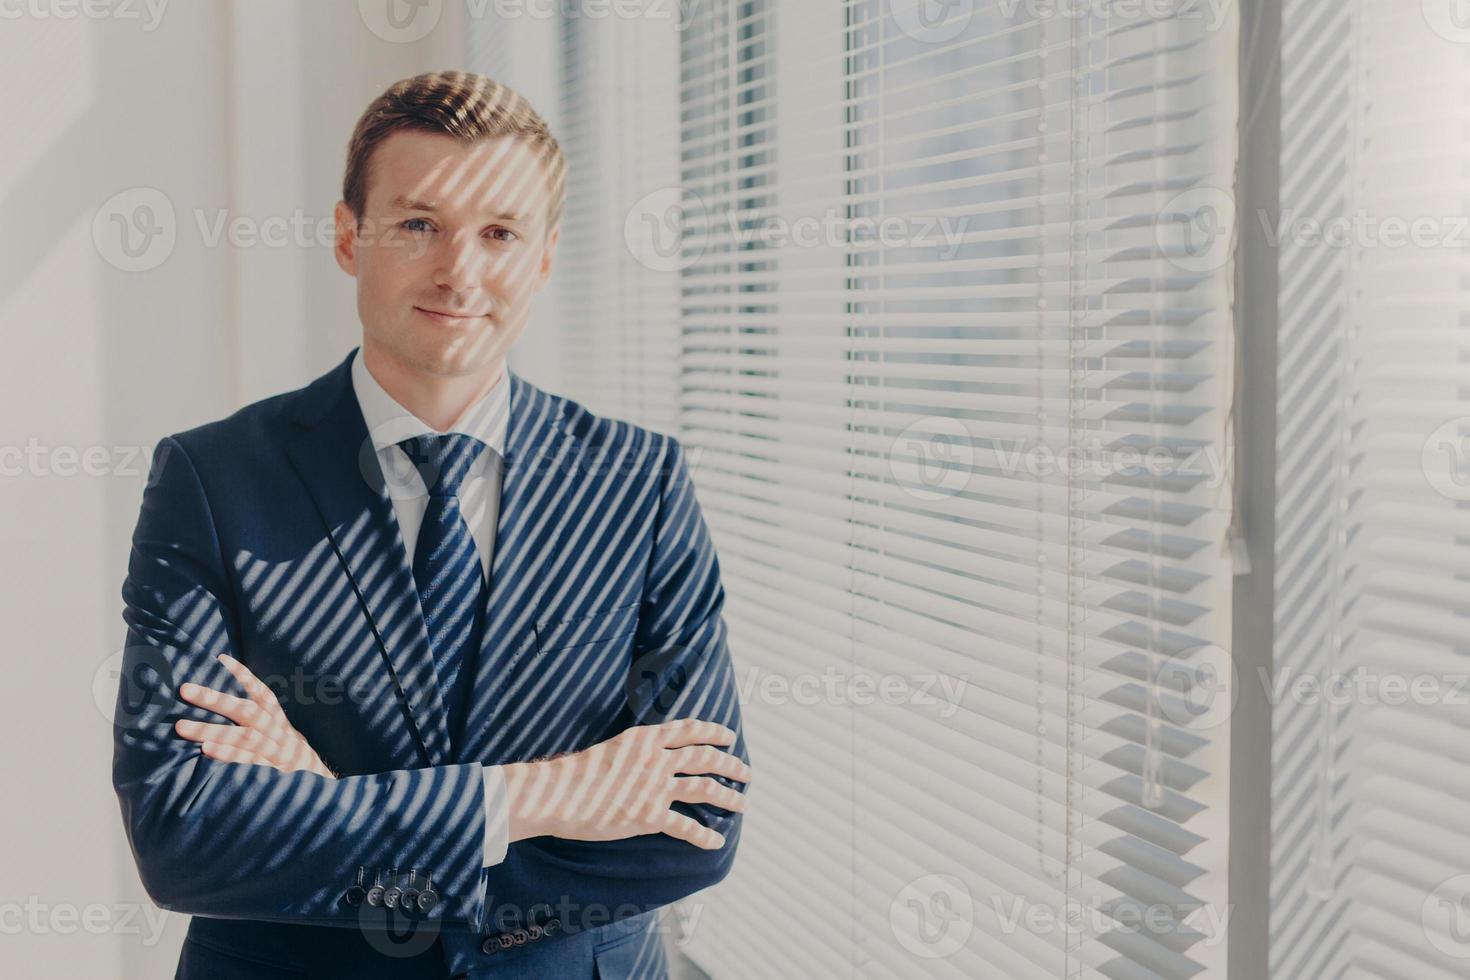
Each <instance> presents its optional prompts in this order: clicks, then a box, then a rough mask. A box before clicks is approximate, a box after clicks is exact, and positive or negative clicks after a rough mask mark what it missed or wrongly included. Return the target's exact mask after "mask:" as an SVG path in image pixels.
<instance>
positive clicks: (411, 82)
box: [342, 71, 566, 228]
mask: <svg viewBox="0 0 1470 980" xmlns="http://www.w3.org/2000/svg"><path fill="white" fill-rule="evenodd" d="M400 130H416V131H419V132H426V133H443V134H445V135H448V136H453V137H454V138H455V139H457V140H460V141H461V142H463V143H474V142H478V141H479V140H482V139H495V138H498V137H505V136H511V137H519V138H522V139H525V140H526V141H528V142H529V143H531V144H532V147H533V148H535V149H538V150H539V151H540V159H541V162H542V163H543V164H544V165H545V168H546V175H547V180H548V183H549V187H550V190H551V195H550V199H551V204H550V207H549V209H548V213H547V222H546V226H547V228H553V227H555V226H556V223H557V221H559V220H560V219H561V211H562V206H563V205H564V204H565V202H566V161H565V159H564V158H563V157H562V152H561V146H560V145H558V144H557V142H556V139H555V138H553V137H552V135H551V129H550V128H549V127H548V126H547V125H546V121H545V120H544V119H542V118H541V116H540V115H538V114H537V112H536V110H535V109H533V108H532V107H531V103H530V102H528V101H526V99H525V97H524V96H522V95H521V94H520V93H519V92H516V91H515V90H514V89H511V88H509V87H508V86H505V85H502V84H500V83H499V82H497V81H495V80H494V79H491V78H486V77H485V76H484V75H476V74H474V73H472V72H465V71H438V72H429V73H427V74H423V75H415V76H414V77H413V78H405V79H403V80H402V81H400V82H395V83H394V84H393V86H392V87H390V88H389V89H388V90H387V91H386V92H384V93H383V94H382V95H380V96H378V97H377V98H376V99H374V100H373V103H372V105H370V106H368V107H367V111H366V112H364V113H363V114H362V118H361V119H359V120H358V121H357V127H356V128H355V129H354V130H353V131H352V139H351V141H350V142H349V143H348V144H347V173H346V175H345V176H344V177H343V179H342V200H344V201H346V202H347V206H348V207H349V208H351V209H352V213H353V214H354V215H356V216H357V220H358V224H359V226H360V225H361V223H362V218H363V210H364V208H366V207H367V178H368V166H369V164H370V163H371V161H372V155H373V150H374V149H376V148H377V146H378V144H379V143H382V142H383V141H384V140H385V139H387V138H388V137H389V136H391V135H392V134H393V133H396V132H399V131H400Z"/></svg>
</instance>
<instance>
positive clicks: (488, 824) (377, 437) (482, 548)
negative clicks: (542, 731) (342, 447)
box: [352, 349, 510, 868]
mask: <svg viewBox="0 0 1470 980" xmlns="http://www.w3.org/2000/svg"><path fill="white" fill-rule="evenodd" d="M352 389H353V391H354V392H355V393H356V394H357V404H358V407H359V408H361V409H362V418H363V421H364V422H366V423H367V430H368V435H369V437H370V438H371V439H372V440H373V448H374V449H376V450H377V455H378V465H379V466H380V467H381V468H382V471H383V478H384V480H385V482H386V483H387V487H388V494H389V497H390V498H391V499H392V501H393V513H394V515H395V516H396V517H397V518H398V527H399V530H401V531H402V532H403V547H404V550H405V551H407V553H408V562H409V564H410V565H412V564H413V553H414V548H415V546H416V545H417V544H418V537H419V526H420V525H421V524H423V521H424V511H425V509H426V508H427V507H428V497H429V493H428V488H427V487H425V486H424V480H423V477H421V476H420V475H419V472H418V469H417V467H415V466H414V465H413V462H412V460H410V459H409V458H408V454H407V453H405V452H404V451H403V450H402V449H401V448H400V447H399V446H398V443H400V442H402V441H403V440H404V439H407V438H409V437H410V436H418V435H424V434H426V433H438V430H437V429H435V428H434V427H433V426H431V425H429V424H428V423H427V422H425V421H424V420H423V419H420V418H419V417H418V416H416V415H414V414H413V413H412V412H410V411H409V410H408V409H406V408H404V407H403V406H402V405H400V404H398V402H397V401H396V400H395V399H394V398H393V396H392V395H390V394H388V392H387V391H385V390H383V386H382V385H381V384H379V383H378V379H377V378H375V377H373V374H372V372H371V371H369V370H368V369H367V365H365V364H364V363H363V360H362V351H361V350H360V349H359V350H358V352H357V356H355V357H354V358H353V359H352ZM509 424H510V383H509V381H507V376H506V374H505V372H503V371H502V372H501V376H500V380H499V381H498V382H496V384H495V387H493V388H491V389H490V391H488V392H487V393H486V394H485V397H483V398H481V399H480V400H479V401H478V402H476V403H475V404H473V405H471V406H470V407H469V408H467V409H465V412H464V414H463V415H461V416H460V417H459V419H458V420H457V421H456V422H455V423H454V424H453V425H451V426H450V427H449V428H448V429H447V430H445V431H446V432H459V433H463V434H465V435H468V436H473V437H475V438H476V439H479V440H480V441H481V442H483V443H484V444H485V446H486V447H487V448H485V449H483V450H481V451H480V455H479V457H478V458H477V459H476V460H475V464H474V465H473V466H471V467H470V471H469V474H468V475H466V477H465V479H464V483H463V484H461V486H460V491H459V508H460V513H461V514H463V515H464V520H465V524H466V525H468V527H469V529H470V536H471V537H473V538H474V539H475V550H476V551H477V552H479V556H480V568H481V570H482V571H483V572H484V574H485V581H486V582H489V581H490V561H491V559H492V558H493V556H494V554H495V524H496V521H497V519H498V518H499V516H500V469H499V467H498V466H496V465H495V463H494V462H493V460H492V458H491V453H492V451H493V452H494V454H495V455H497V456H502V457H503V456H504V455H505V435H506V431H507V429H508V428H509ZM441 434H442V433H441ZM472 666H473V665H471V664H466V665H465V668H466V669H469V668H471V667H472ZM484 773H485V866H486V867H487V868H488V867H490V866H491V865H495V864H499V863H500V862H501V861H504V860H505V853H506V851H507V849H508V848H509V847H510V823H509V819H508V818H509V813H508V809H507V802H508V801H507V800H506V796H505V773H504V771H503V770H502V769H501V768H500V767H499V766H486V767H484Z"/></svg>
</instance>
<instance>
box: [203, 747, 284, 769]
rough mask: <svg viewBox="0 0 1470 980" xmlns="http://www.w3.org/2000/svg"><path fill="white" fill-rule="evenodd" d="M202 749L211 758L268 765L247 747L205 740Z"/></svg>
mask: <svg viewBox="0 0 1470 980" xmlns="http://www.w3.org/2000/svg"><path fill="white" fill-rule="evenodd" d="M202 749H203V751H204V754H205V755H207V756H209V757H210V758H211V759H218V760H219V761H220V762H244V763H250V764H254V765H258V766H269V765H270V763H269V762H266V761H265V760H264V759H262V758H260V757H259V756H257V755H256V754H255V753H254V752H251V751H250V750H249V749H242V748H238V747H236V746H233V745H224V744H221V743H220V742H205V743H204V745H203V746H202ZM273 768H274V767H273Z"/></svg>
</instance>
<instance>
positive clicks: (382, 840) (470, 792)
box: [112, 437, 485, 930]
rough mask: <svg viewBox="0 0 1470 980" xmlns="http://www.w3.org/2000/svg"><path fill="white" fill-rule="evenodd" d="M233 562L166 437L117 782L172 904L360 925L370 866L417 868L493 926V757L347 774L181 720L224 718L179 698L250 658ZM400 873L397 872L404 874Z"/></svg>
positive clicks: (160, 891)
mask: <svg viewBox="0 0 1470 980" xmlns="http://www.w3.org/2000/svg"><path fill="white" fill-rule="evenodd" d="M230 581H231V580H230V577H229V567H228V565H227V563H226V558H225V555H223V554H222V553H221V548H220V543H219V537H218V535H217V533H216V529H215V525H214V519H213V517H212V515H211V512H210V504H209V501H208V500H207V499H206V496H205V492H204V487H203V484H202V483H201V481H200V477H199V473H198V471H197V470H196V469H195V466H194V463H193V462H192V461H191V459H190V458H189V455H188V454H187V453H186V452H185V450H184V448H183V446H182V445H181V443H180V442H179V441H178V439H177V438H175V437H170V438H167V439H165V440H163V441H162V442H160V443H159V446H158V448H157V450H156V451H155V452H154V456H153V465H152V470H151V472H150V474H149V478H148V484H147V486H146V488H145V490H144V493H143V504H142V510H141V513H140V514H139V517H138V523H137V527H136V530H135V531H134V533H133V541H132V552H131V555H130V557H129V562H128V573H127V578H126V581H125V582H124V584H123V589H122V597H123V601H124V610H123V619H124V621H125V622H126V624H127V639H126V646H125V648H124V650H123V655H122V664H121V677H120V683H119V688H118V696H117V701H116V704H115V708H114V719H113V721H114V724H113V766H112V781H113V787H114V789H115V790H116V792H117V797H118V801H119V803H120V805H121V808H122V819H123V827H124V829H125V831H126V833H127V837H128V841H129V844H130V845H131V848H132V851H133V857H134V859H135V860H136V862H137V865H138V871H139V874H140V876H141V878H142V881H143V886H144V888H145V890H146V891H147V893H148V895H149V897H150V898H152V899H153V901H155V902H156V903H157V904H158V905H159V906H161V907H162V908H165V909H169V910H172V911H178V912H184V913H189V914H197V915H205V916H214V917H219V918H245V919H257V920H269V921H284V922H296V923H309V924H318V925H335V926H344V927H360V926H361V925H362V924H363V921H362V911H363V907H362V905H357V906H354V905H352V904H349V903H348V902H347V901H346V900H345V899H346V893H347V891H348V889H349V888H351V886H353V885H354V884H355V883H356V881H357V875H358V869H359V867H362V868H363V869H365V877H366V880H367V881H366V883H367V885H368V886H371V885H372V883H373V877H374V875H375V873H377V872H379V871H382V872H384V873H386V872H388V871H389V870H390V869H393V868H398V869H401V873H402V872H406V870H407V869H409V868H416V869H417V870H418V872H419V875H418V878H417V884H418V887H419V888H423V875H424V874H426V873H428V874H431V875H432V883H433V888H434V890H435V891H437V892H438V894H439V896H440V900H439V902H438V903H437V905H434V906H433V907H431V908H430V909H428V910H427V911H426V912H423V913H422V918H423V919H424V920H425V921H426V922H427V921H430V920H433V921H436V922H437V923H438V924H439V925H441V926H443V927H447V928H449V929H451V930H453V929H456V928H461V929H462V928H472V929H473V928H478V921H479V918H480V916H481V914H482V912H483V900H484V897H483V892H482V891H481V890H480V888H479V887H478V885H479V883H480V873H481V870H482V861H483V858H484V854H483V848H484V833H485V829H484V828H485V814H484V785H483V777H482V772H481V767H480V765H479V764H478V763H470V764H464V765H451V766H442V767H438V768H426V769H415V770H400V771H395V772H385V773H378V774H371V775H361V776H350V777H346V778H342V779H337V780H332V779H327V778H324V777H321V776H317V775H314V774H311V773H305V772H293V773H283V772H280V771H277V770H275V769H272V768H269V767H267V766H261V765H244V764H239V763H230V762H220V761H218V760H214V759H210V758H208V757H207V756H205V755H203V754H202V752H201V751H200V748H199V745H198V744H197V743H194V742H191V741H188V740H186V739H184V738H183V737H182V736H180V735H178V734H177V732H176V731H175V730H174V723H175V722H176V721H177V720H178V719H179V718H181V717H188V718H193V719H196V720H200V721H213V722H216V723H218V722H220V721H221V719H220V718H219V717H218V716H216V715H214V714H212V713H210V712H206V711H204V710H203V709H200V708H197V707H194V706H192V705H189V704H188V703H187V702H184V701H182V700H180V699H179V697H178V687H179V685H180V684H182V683H183V682H185V681H194V682H196V683H200V684H204V685H206V686H209V687H213V688H215V689H218V690H227V691H231V690H235V687H234V685H233V683H232V679H231V677H230V675H229V674H228V673H227V672H226V671H225V670H224V667H223V665H222V664H220V663H219V662H218V660H216V659H215V658H216V655H217V654H219V653H221V652H228V653H230V654H231V655H233V656H235V657H236V658H237V659H239V660H241V661H242V662H244V661H245V658H244V657H242V656H241V655H240V654H241V651H240V648H239V626H238V615H237V611H236V609H235V608H233V604H232V598H231V596H232V590H231V585H230ZM398 881H399V879H395V882H398Z"/></svg>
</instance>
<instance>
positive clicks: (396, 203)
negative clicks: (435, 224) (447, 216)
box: [391, 194, 525, 221]
mask: <svg viewBox="0 0 1470 980" xmlns="http://www.w3.org/2000/svg"><path fill="white" fill-rule="evenodd" d="M391 203H392V207H393V208H394V209H396V210H404V211H438V210H439V205H438V204H436V203H434V202H433V201H416V200H414V199H413V198H410V197H406V196H404V195H402V194H399V195H398V196H397V197H395V198H393V201H392V202H391ZM489 217H491V218H495V219H498V220H500V221H524V220H525V215H523V214H519V213H516V212H503V213H499V214H492V215H489Z"/></svg>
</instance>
